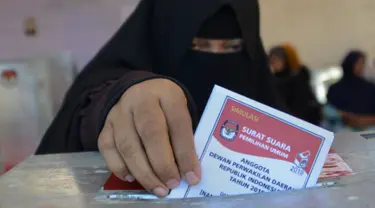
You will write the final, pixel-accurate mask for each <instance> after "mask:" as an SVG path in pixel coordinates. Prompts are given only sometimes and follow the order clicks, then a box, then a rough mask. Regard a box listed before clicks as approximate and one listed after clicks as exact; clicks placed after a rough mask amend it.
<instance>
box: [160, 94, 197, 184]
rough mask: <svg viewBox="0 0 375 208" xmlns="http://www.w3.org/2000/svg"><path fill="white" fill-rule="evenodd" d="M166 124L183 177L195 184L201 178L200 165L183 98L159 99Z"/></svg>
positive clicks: (189, 118)
mask: <svg viewBox="0 0 375 208" xmlns="http://www.w3.org/2000/svg"><path fill="white" fill-rule="evenodd" d="M160 104H161V107H162V109H163V111H164V115H165V118H166V120H167V124H168V130H169V134H170V138H171V144H172V147H173V152H174V155H175V158H176V162H177V165H178V167H179V170H180V172H181V173H182V175H183V176H184V179H185V180H186V181H187V182H188V183H189V184H190V185H196V184H198V183H199V181H200V178H201V167H200V163H199V159H198V156H197V154H196V151H195V145H194V135H193V128H192V121H191V117H190V114H189V110H188V108H187V103H186V100H185V99H184V98H181V99H179V98H176V97H173V99H170V100H168V99H165V100H163V99H162V100H161V101H160Z"/></svg>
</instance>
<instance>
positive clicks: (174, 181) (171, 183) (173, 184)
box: [167, 179, 180, 189]
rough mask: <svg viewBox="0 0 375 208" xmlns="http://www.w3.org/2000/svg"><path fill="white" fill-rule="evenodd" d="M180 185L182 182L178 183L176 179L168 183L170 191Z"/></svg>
mask: <svg viewBox="0 0 375 208" xmlns="http://www.w3.org/2000/svg"><path fill="white" fill-rule="evenodd" d="M178 185H180V182H178V181H177V180H176V179H171V180H169V181H168V182H167V186H168V188H169V189H175V188H177V186H178Z"/></svg>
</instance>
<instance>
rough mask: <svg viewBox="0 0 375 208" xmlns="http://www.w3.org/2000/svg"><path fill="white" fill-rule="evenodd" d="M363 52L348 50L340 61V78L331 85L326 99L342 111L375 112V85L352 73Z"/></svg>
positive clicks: (363, 56)
mask: <svg viewBox="0 0 375 208" xmlns="http://www.w3.org/2000/svg"><path fill="white" fill-rule="evenodd" d="M361 58H365V54H364V53H363V52H362V51H359V50H353V51H350V52H349V53H348V54H347V55H346V56H345V58H344V59H343V61H342V64H341V67H342V70H343V77H342V79H341V80H340V81H339V82H338V83H336V84H334V85H332V86H331V87H330V89H329V91H328V95H327V100H328V102H329V103H330V104H332V105H334V106H335V107H336V108H338V109H339V110H342V111H346V112H351V113H357V114H375V85H373V84H371V83H370V82H368V81H366V80H365V79H363V78H362V77H359V76H357V75H355V74H354V66H355V64H356V63H357V62H358V60H359V59H361Z"/></svg>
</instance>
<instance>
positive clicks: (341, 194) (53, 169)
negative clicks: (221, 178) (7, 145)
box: [0, 133, 375, 208]
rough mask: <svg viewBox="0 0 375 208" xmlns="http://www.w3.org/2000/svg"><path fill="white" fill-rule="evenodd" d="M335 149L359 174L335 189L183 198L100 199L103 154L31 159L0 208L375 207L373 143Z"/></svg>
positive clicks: (9, 182) (1, 193) (0, 193)
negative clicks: (151, 199) (148, 199)
mask: <svg viewBox="0 0 375 208" xmlns="http://www.w3.org/2000/svg"><path fill="white" fill-rule="evenodd" d="M334 148H336V149H335V150H336V152H338V153H339V154H340V155H341V157H342V158H343V159H344V160H345V161H346V162H347V163H348V164H349V165H350V166H351V168H352V169H353V171H354V172H355V173H356V174H355V175H353V176H347V177H342V178H340V179H339V180H337V184H336V185H335V186H330V187H324V188H313V189H305V190H294V191H289V192H279V193H266V194H258V195H246V196H235V197H213V198H204V199H185V200H153V201H147V200H128V201H108V200H100V199H99V198H100V193H99V190H100V189H101V187H102V185H103V184H104V182H105V181H106V179H107V177H108V176H109V172H108V171H107V169H106V167H105V164H104V161H103V159H102V157H101V156H100V154H99V153H93V152H91V153H79V154H61V155H46V156H32V157H31V158H29V159H28V160H26V161H25V162H23V163H22V164H21V165H19V166H18V167H16V168H15V169H13V170H12V171H10V172H8V173H7V174H5V175H4V176H3V177H1V178H0V208H18V207H28V208H36V207H37V208H65V207H66V208H68V207H69V208H71V207H75V208H81V207H94V208H100V207H130V208H136V207H142V208H143V207H151V208H157V207H177V208H184V207H203V208H208V207H213V208H216V207H220V208H226V207H278V208H280V207H356V208H359V207H375V139H373V140H372V139H368V140H367V139H364V138H362V137H360V136H359V135H358V134H356V133H345V134H338V135H337V136H336V139H335V143H334Z"/></svg>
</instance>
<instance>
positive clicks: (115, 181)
mask: <svg viewBox="0 0 375 208" xmlns="http://www.w3.org/2000/svg"><path fill="white" fill-rule="evenodd" d="M103 189H104V190H106V191H109V190H111V191H117V190H127V191H144V190H145V189H144V188H143V187H142V186H141V185H140V184H139V183H138V182H136V181H135V182H132V183H129V182H126V181H123V180H121V179H119V178H117V177H116V176H115V175H113V174H111V176H110V177H109V178H108V180H107V182H106V183H105V184H104V187H103Z"/></svg>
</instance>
